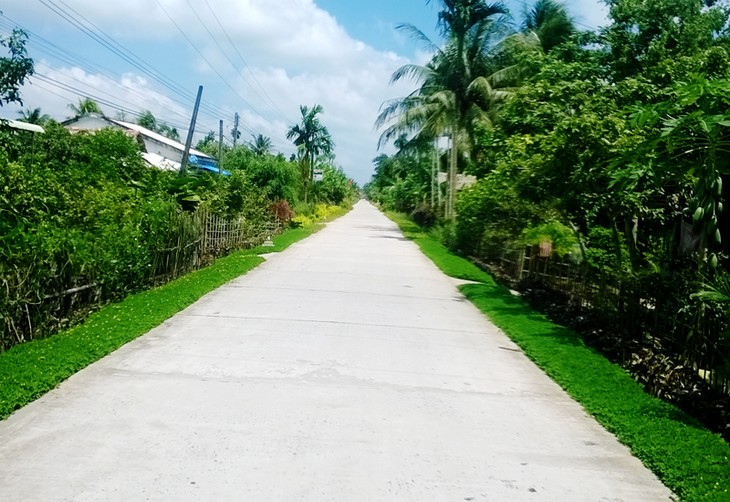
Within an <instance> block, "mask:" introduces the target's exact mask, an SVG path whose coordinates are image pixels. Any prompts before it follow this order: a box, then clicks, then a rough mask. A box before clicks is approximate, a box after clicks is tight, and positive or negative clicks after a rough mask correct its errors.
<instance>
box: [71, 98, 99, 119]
mask: <svg viewBox="0 0 730 502" xmlns="http://www.w3.org/2000/svg"><path fill="white" fill-rule="evenodd" d="M68 108H69V109H70V110H71V111H72V112H74V115H75V116H76V117H84V116H86V115H90V114H92V113H102V111H101V108H100V107H99V104H98V103H97V102H96V101H94V100H93V99H91V98H83V99H81V98H79V104H78V106H76V105H74V104H73V103H71V104H69V105H68Z"/></svg>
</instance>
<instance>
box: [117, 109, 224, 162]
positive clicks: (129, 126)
mask: <svg viewBox="0 0 730 502" xmlns="http://www.w3.org/2000/svg"><path fill="white" fill-rule="evenodd" d="M107 120H109V121H110V122H113V123H115V124H117V125H118V126H119V127H124V128H125V129H130V130H132V131H136V132H138V133H139V134H144V135H145V136H147V137H149V138H152V139H153V140H155V141H158V142H160V143H163V144H165V145H168V146H171V147H172V148H175V149H178V150H180V151H181V152H182V151H184V150H185V145H183V144H182V143H180V142H179V141H175V140H173V139H170V138H168V137H167V136H163V135H162V134H159V133H156V132H154V131H151V130H149V129H147V128H146V127H142V126H141V125H137V124H132V123H131V122H122V121H121V120H116V119H110V118H108V117H107ZM190 153H192V154H194V155H198V156H199V157H206V158H208V159H210V158H212V157H211V156H210V155H208V154H205V153H203V152H201V151H200V150H196V149H195V148H191V149H190Z"/></svg>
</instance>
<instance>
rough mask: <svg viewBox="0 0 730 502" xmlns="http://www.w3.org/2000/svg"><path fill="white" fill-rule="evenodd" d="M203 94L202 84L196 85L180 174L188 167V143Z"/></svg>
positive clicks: (183, 173)
mask: <svg viewBox="0 0 730 502" xmlns="http://www.w3.org/2000/svg"><path fill="white" fill-rule="evenodd" d="M202 96H203V86H202V85H201V86H199V87H198V97H197V98H195V107H194V108H193V116H192V118H191V119H190V129H188V137H187V139H186V140H185V150H184V151H183V157H182V160H181V161H180V176H185V171H186V169H187V167H188V155H189V154H190V145H191V144H192V142H193V133H194V132H195V122H196V121H197V120H198V108H200V98H201V97H202Z"/></svg>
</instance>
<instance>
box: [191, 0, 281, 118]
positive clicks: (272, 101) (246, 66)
mask: <svg viewBox="0 0 730 502" xmlns="http://www.w3.org/2000/svg"><path fill="white" fill-rule="evenodd" d="M188 3H190V2H189V0H188ZM205 5H206V6H207V7H208V10H209V11H210V13H211V14H212V16H213V18H214V19H215V21H216V23H218V27H219V28H220V30H221V31H222V32H223V34H224V35H225V36H226V38H227V39H228V43H229V44H230V45H231V47H232V48H233V50H234V51H235V52H236V54H237V55H238V58H239V59H240V60H241V63H242V64H243V66H244V67H245V68H246V69H247V70H248V72H249V73H250V74H251V76H252V77H253V79H254V81H255V82H256V84H258V86H259V88H260V89H261V91H262V92H263V94H264V96H265V97H266V98H267V100H268V102H269V103H270V104H271V105H272V107H273V108H274V110H276V112H277V113H278V114H279V116H281V117H282V118H283V119H284V122H286V123H287V124H289V125H291V124H293V123H294V122H293V121H292V120H291V119H289V117H288V116H287V115H286V114H285V113H284V112H282V111H281V109H280V108H279V107H278V105H277V104H276V102H275V101H274V100H273V99H271V96H269V94H268V93H267V92H266V89H264V86H263V85H261V82H259V79H258V78H256V74H255V73H254V72H253V70H251V67H250V66H249V65H248V63H246V60H245V59H244V58H243V56H242V55H241V51H239V50H238V47H237V46H236V44H234V43H233V40H232V39H231V36H230V35H229V34H228V31H227V30H226V29H225V27H224V26H223V23H221V21H220V19H218V15H217V14H216V13H215V11H214V10H213V8H212V7H211V6H210V3H209V2H208V0H205ZM221 52H223V49H221ZM231 63H232V64H233V62H231ZM234 67H235V64H234ZM249 85H250V84H249ZM251 89H252V90H253V91H254V92H256V90H255V89H253V86H251ZM257 95H258V93H257ZM259 97H260V96H259Z"/></svg>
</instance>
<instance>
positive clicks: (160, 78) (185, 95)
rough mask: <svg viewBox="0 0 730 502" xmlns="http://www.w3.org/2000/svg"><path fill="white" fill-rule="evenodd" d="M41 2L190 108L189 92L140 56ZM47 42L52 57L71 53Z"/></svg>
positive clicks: (217, 111) (213, 112)
mask: <svg viewBox="0 0 730 502" xmlns="http://www.w3.org/2000/svg"><path fill="white" fill-rule="evenodd" d="M39 1H40V2H41V3H42V4H43V5H45V6H46V7H48V8H49V9H50V10H52V11H53V12H54V13H56V14H57V15H59V16H60V17H61V18H62V19H64V20H66V21H67V22H69V23H70V24H72V25H73V26H74V27H76V28H78V29H79V30H80V31H82V33H84V34H86V35H87V36H89V37H91V38H92V39H93V40H95V41H96V42H97V43H99V44H100V45H102V46H103V47H104V48H106V49H107V50H109V51H111V52H112V53H114V54H116V55H117V56H119V57H120V58H121V59H123V60H124V61H126V62H127V63H129V64H131V65H132V66H134V67H135V68H137V69H138V70H139V71H141V72H142V73H144V74H145V75H147V76H150V77H152V78H153V79H154V80H155V81H157V82H158V83H160V84H161V85H163V86H164V87H165V88H166V89H168V90H171V91H172V92H174V93H175V94H176V95H178V96H180V97H178V98H177V99H176V98H172V97H171V98H169V99H171V100H172V101H174V102H177V103H178V104H181V105H182V106H183V107H189V106H190V102H192V97H191V96H192V95H191V94H189V91H187V90H185V89H184V88H182V87H181V86H179V85H178V84H176V83H175V82H174V81H172V80H171V79H168V78H167V77H165V76H164V75H162V74H161V73H160V72H157V71H156V70H154V68H153V67H152V66H151V65H149V64H148V63H145V62H144V61H143V60H141V58H139V57H138V56H136V55H134V53H132V52H131V51H129V50H128V49H126V48H124V47H123V46H122V45H121V44H119V43H118V42H116V41H115V40H113V39H111V37H108V36H107V35H103V36H106V37H107V38H108V39H109V40H110V42H105V41H104V40H103V39H102V38H100V36H99V35H97V34H95V33H94V32H93V31H91V30H90V29H89V28H88V26H84V25H83V24H82V23H81V22H80V21H78V20H75V19H74V18H73V16H71V15H70V14H68V12H66V11H64V10H63V8H62V7H59V6H58V5H56V4H54V3H53V0H39ZM60 1H61V2H62V0H60ZM62 3H63V2H62ZM64 5H66V6H67V4H65V3H64ZM67 7H68V6H67ZM69 9H70V10H72V11H73V12H74V13H77V12H76V11H75V10H73V9H72V8H70V7H69ZM77 14H78V13H77ZM0 15H2V17H4V18H6V19H8V21H11V22H14V21H12V20H11V19H10V18H8V17H7V16H5V15H4V14H0ZM79 16H80V17H81V19H83V20H85V21H86V22H87V23H89V25H90V26H93V27H94V28H96V29H97V30H99V28H98V26H96V25H95V24H93V23H91V22H90V21H88V20H87V19H86V18H84V17H83V16H82V15H80V14H79ZM15 24H16V25H17V23H15ZM18 26H19V25H18ZM21 28H22V27H21ZM25 31H28V30H25ZM38 38H39V39H41V38H42V37H38ZM44 40H45V39H44ZM45 42H47V44H48V47H47V48H50V50H49V52H51V53H52V55H53V52H54V51H55V52H56V54H55V57H57V58H58V57H59V54H58V53H59V52H60V53H68V52H69V51H66V50H65V49H61V48H60V47H58V46H57V45H56V44H53V43H52V42H50V41H47V40H46V41H45ZM112 44H116V45H117V46H118V47H119V48H120V50H116V49H115V48H114V46H113V45H112ZM121 51H125V52H126V53H127V54H129V55H130V57H127V56H126V55H125V53H124V52H121ZM131 58H136V59H137V60H139V61H142V63H141V64H138V63H135V61H134V60H133V59H131ZM59 59H62V60H66V61H67V62H68V59H69V58H59ZM72 59H73V58H72ZM81 61H82V64H81V65H79V66H82V67H83V66H84V64H83V58H81ZM77 63H78V61H76V62H75V63H74V62H73V61H71V62H70V64H74V65H76V64H77ZM87 64H88V61H87ZM145 65H146V66H147V68H146V67H145ZM91 66H92V68H93V67H95V68H94V70H93V71H94V72H97V71H98V69H99V68H104V67H101V66H99V65H96V64H94V63H91ZM149 68H152V71H150V70H149ZM99 73H102V74H104V73H105V72H104V71H102V72H99ZM106 73H113V72H111V71H110V70H108V69H106ZM121 87H122V88H124V89H125V90H130V88H129V87H126V86H121ZM180 98H182V99H184V100H185V102H183V101H181V99H180ZM201 109H202V110H205V111H207V114H208V115H210V116H211V117H217V116H220V115H229V114H230V112H229V111H225V110H223V109H222V108H217V107H213V106H211V105H209V104H203V105H201ZM185 118H187V117H185Z"/></svg>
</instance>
